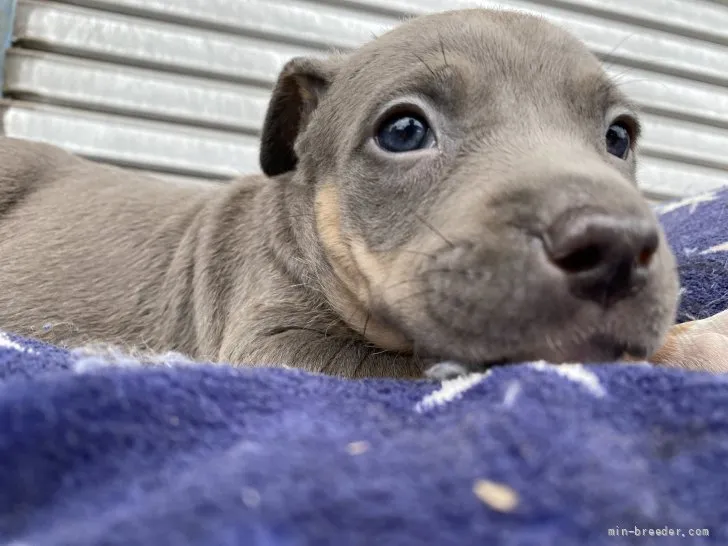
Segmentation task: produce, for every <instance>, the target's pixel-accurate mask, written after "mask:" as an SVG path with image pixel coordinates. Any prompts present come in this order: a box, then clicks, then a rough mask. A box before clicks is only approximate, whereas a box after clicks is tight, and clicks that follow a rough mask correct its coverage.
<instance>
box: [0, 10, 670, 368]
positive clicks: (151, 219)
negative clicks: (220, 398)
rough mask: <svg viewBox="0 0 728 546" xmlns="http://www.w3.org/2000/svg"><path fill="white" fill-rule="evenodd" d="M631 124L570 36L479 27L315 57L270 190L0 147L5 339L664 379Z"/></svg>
mask: <svg viewBox="0 0 728 546" xmlns="http://www.w3.org/2000/svg"><path fill="white" fill-rule="evenodd" d="M638 136H639V122H638V120H637V117H636V114H635V111H634V108H633V106H632V105H631V104H630V103H629V101H628V100H627V99H626V98H625V97H624V96H623V95H622V93H620V91H619V90H618V89H617V88H616V87H615V85H613V84H612V83H611V82H610V80H609V79H608V78H607V76H606V75H605V73H604V72H603V70H602V68H601V66H600V63H599V62H598V60H597V59H596V58H595V57H594V56H593V55H592V54H591V53H590V52H589V51H588V50H587V49H586V48H585V47H584V46H583V45H582V44H581V43H580V42H579V41H577V40H576V39H575V38H573V37H572V36H570V35H569V34H568V33H566V32H565V31H563V30H561V29H559V28H556V27H554V26H552V25H551V24H549V23H547V22H546V21H544V20H541V19H539V18H536V17H533V16H530V15H526V14H519V13H514V12H501V11H493V10H485V9H476V10H464V11H452V12H445V13H440V14H436V15H431V16H425V17H421V18H417V19H414V20H411V21H409V22H407V23H405V24H403V25H401V26H400V27H398V28H396V29H395V30H393V31H391V32H389V33H387V34H385V35H383V36H381V37H379V38H378V39H376V40H374V41H373V42H371V43H369V44H367V45H365V46H363V47H362V48H360V49H358V50H357V51H354V52H353V53H351V54H347V55H340V56H333V57H331V58H330V59H328V60H321V59H312V58H297V59H293V60H291V61H290V62H289V63H288V64H287V65H286V66H285V67H284V69H283V71H282V73H281V74H280V77H279V79H278V82H277V84H276V86H275V89H274V91H273V96H272V99H271V103H270V106H269V110H268V113H267V116H266V119H265V123H264V127H263V135H262V145H261V156H260V160H261V166H262V170H263V173H264V175H265V176H263V175H259V176H249V177H245V178H242V179H240V180H237V181H235V182H233V183H232V184H230V185H219V186H218V185H212V184H211V185H210V186H209V187H204V186H190V187H182V186H175V185H172V184H170V183H168V182H164V181H158V180H155V179H152V178H145V177H142V176H136V175H133V174H129V173H128V172H126V171H124V170H122V169H117V168H114V167H108V166H102V165H100V164H96V163H92V162H90V161H86V160H83V159H80V158H77V157H73V156H71V155H70V154H67V153H66V152H63V151H61V150H60V149H56V148H54V147H50V146H47V145H42V144H37V143H30V142H21V141H17V140H12V139H2V140H0V253H1V254H2V256H3V259H2V261H1V262H0V286H2V291H1V292H0V327H2V328H4V329H8V330H10V331H14V332H18V333H21V334H26V335H33V336H37V337H42V338H44V339H46V340H48V341H52V342H54V343H61V344H66V345H80V344H83V343H88V342H90V341H101V342H106V343H114V344H121V345H124V346H127V347H129V346H134V347H143V348H145V349H149V350H153V351H163V350H175V351H179V352H181V353H184V354H186V355H188V356H190V357H192V358H197V359H206V360H214V361H225V362H232V363H238V364H241V365H268V366H281V365H286V366H295V367H300V368H304V369H306V370H311V371H317V372H324V373H330V374H336V375H341V376H346V377H364V376H390V377H391V376H393V377H421V376H422V374H423V371H424V370H425V369H426V368H427V367H428V366H429V365H430V364H432V363H434V362H439V361H456V362H458V363H460V364H462V366H463V367H464V368H465V369H469V370H474V369H482V368H484V367H486V366H489V365H492V364H500V363H507V362H515V361H523V360H533V359H545V360H549V361H551V362H565V361H575V360H576V361H582V362H594V361H602V360H612V359H614V358H617V357H620V356H622V355H624V354H625V353H627V354H630V355H632V356H634V357H637V358H639V357H644V356H645V355H648V354H650V353H652V352H653V351H655V350H656V349H657V348H658V346H659V345H660V343H661V341H662V339H663V336H664V335H665V333H666V331H667V329H668V327H669V326H670V325H671V324H672V323H673V320H674V314H675V306H676V300H677V277H676V274H675V268H674V258H673V256H672V254H671V253H670V250H669V248H668V246H667V245H666V244H665V240H664V234H663V233H662V231H661V229H660V227H659V225H658V222H657V220H656V218H655V215H654V214H653V212H652V211H651V209H650V207H649V206H648V204H647V202H646V201H645V200H644V199H643V197H642V196H641V194H640V192H639V191H638V190H637V187H636V184H635V146H636V143H637V139H638Z"/></svg>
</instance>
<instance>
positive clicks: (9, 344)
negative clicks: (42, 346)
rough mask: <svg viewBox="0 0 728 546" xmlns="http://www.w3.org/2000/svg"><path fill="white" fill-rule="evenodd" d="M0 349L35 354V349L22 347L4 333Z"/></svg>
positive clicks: (1, 337)
mask: <svg viewBox="0 0 728 546" xmlns="http://www.w3.org/2000/svg"><path fill="white" fill-rule="evenodd" d="M0 347H4V348H5V349H14V350H16V351H20V352H21V353H32V352H33V349H31V348H30V347H23V346H22V345H20V344H18V343H15V342H14V341H13V340H12V339H10V338H9V337H8V335H7V334H5V333H4V332H0Z"/></svg>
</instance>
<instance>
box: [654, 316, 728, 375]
mask: <svg viewBox="0 0 728 546" xmlns="http://www.w3.org/2000/svg"><path fill="white" fill-rule="evenodd" d="M649 361H650V362H651V363H653V364H657V365H660V366H666V367H670V368H683V369H686V370H695V371H706V372H713V373H723V372H728V310H726V311H723V312H721V313H718V314H716V315H713V316H712V317H708V318H705V319H702V320H694V321H691V322H686V323H683V324H678V325H676V326H673V327H672V329H671V330H670V331H669V332H668V335H667V338H666V340H665V342H664V343H663V345H662V347H661V348H660V349H659V350H658V351H657V352H656V353H655V354H654V355H652V357H651V358H650V359H649Z"/></svg>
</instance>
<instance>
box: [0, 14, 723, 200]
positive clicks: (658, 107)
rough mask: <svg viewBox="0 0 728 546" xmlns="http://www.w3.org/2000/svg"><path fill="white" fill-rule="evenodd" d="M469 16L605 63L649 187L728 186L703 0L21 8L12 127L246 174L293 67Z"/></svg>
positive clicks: (126, 155) (91, 147) (10, 73)
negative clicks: (409, 19)
mask: <svg viewBox="0 0 728 546" xmlns="http://www.w3.org/2000/svg"><path fill="white" fill-rule="evenodd" d="M472 5H480V6H491V7H492V6H497V7H506V8H513V9H519V10H526V11H531V12H537V13H540V14H542V15H544V16H545V17H547V18H548V19H550V20H552V21H553V22H555V23H557V24H561V25H563V26H564V27H565V28H567V29H568V30H570V31H571V32H572V33H574V34H575V35H576V36H577V37H579V38H581V39H582V40H583V41H584V42H585V43H586V44H587V45H588V46H589V47H590V48H591V49H592V51H594V52H595V53H596V54H597V55H598V56H600V57H601V58H602V59H604V60H605V61H606V63H605V64H606V66H607V68H608V71H609V72H610V73H611V74H612V76H613V77H614V79H615V80H616V81H617V82H618V83H619V84H620V86H621V87H622V88H623V89H624V90H625V91H626V92H627V93H628V94H629V95H630V96H631V97H633V98H634V100H635V101H636V102H637V104H638V105H639V106H640V107H641V109H642V110H643V112H644V121H645V139H644V141H643V146H642V151H643V157H644V160H643V162H642V164H641V166H640V179H641V184H642V187H643V188H644V190H645V191H646V192H649V193H650V194H651V195H655V196H659V195H662V196H670V195H685V194H690V193H694V192H696V191H702V190H705V189H710V188H714V187H715V186H718V185H724V184H727V183H728V153H726V152H725V150H728V4H726V3H725V2H722V3H719V2H715V1H710V0H640V2H634V1H633V0H612V1H610V2H604V1H603V0H541V1H537V0H511V1H505V2H490V1H479V2H478V1H466V0H453V1H449V2H445V1H444V0H341V1H336V0H329V1H315V0H279V1H273V0H72V1H57V2H51V1H41V0H19V3H18V7H17V17H16V23H15V40H16V41H15V46H14V47H13V49H11V50H10V52H9V54H8V58H7V65H6V82H5V92H6V95H7V96H8V97H9V98H11V99H13V100H11V101H10V102H6V103H5V104H3V105H2V112H3V116H4V127H5V131H6V133H8V134H13V135H15V136H20V137H25V138H41V139H44V140H47V141H51V142H55V143H57V144H60V145H63V146H66V147H67V148H69V149H72V150H74V151H77V152H78V153H83V154H84V155H87V156H89V157H94V158H96V159H99V160H103V161H111V162H115V163H121V164H125V165H133V166H136V167H138V168H143V169H152V170H155V171H160V172H173V173H184V174H186V175H195V176H209V177H215V178H220V177H227V176H232V175H234V174H236V173H240V172H251V171H255V170H257V169H258V167H257V135H258V134H259V131H260V125H261V122H262V119H263V115H264V112H265V108H266V103H267V100H268V97H269V93H270V87H271V85H272V84H273V82H274V81H275V78H276V77H277V74H278V71H279V70H280V68H281V67H282V66H283V64H284V63H285V62H286V61H287V60H288V59H289V58H291V57H293V56H296V55H322V54H325V52H326V50H327V49H330V48H339V49H348V48H352V47H356V46H357V45H359V44H360V43H362V42H364V41H366V40H369V39H370V38H371V37H372V35H373V34H380V33H382V32H384V31H386V30H387V29H388V28H391V26H392V25H394V24H396V23H397V22H398V21H399V20H400V19H401V18H402V17H404V16H409V15H413V14H420V13H426V12H430V11H434V10H441V9H452V8H458V7H466V6H472ZM15 101H19V102H15ZM39 103H42V105H40V104H39ZM79 131H87V132H86V133H82V132H79ZM134 135H138V138H135V137H134Z"/></svg>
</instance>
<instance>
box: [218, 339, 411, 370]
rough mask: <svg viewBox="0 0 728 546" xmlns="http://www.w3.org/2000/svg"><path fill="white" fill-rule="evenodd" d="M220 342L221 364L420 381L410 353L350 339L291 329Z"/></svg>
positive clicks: (219, 358)
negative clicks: (238, 363)
mask: <svg viewBox="0 0 728 546" xmlns="http://www.w3.org/2000/svg"><path fill="white" fill-rule="evenodd" d="M231 342H232V343H231V344H230V345H228V344H227V343H223V347H222V350H221V352H220V355H219V357H218V360H219V361H220V362H240V363H242V364H241V365H243V366H269V367H290V368H299V369H303V370H306V371H309V372H314V373H325V374H329V375H335V376H339V377H346V378H365V377H389V378H402V379H418V378H419V379H421V378H423V371H424V370H423V365H422V363H421V362H419V360H418V359H417V358H416V357H414V356H413V355H411V354H399V353H393V352H388V351H382V350H381V349H379V348H377V347H374V346H372V345H371V344H370V343H367V342H366V341H363V340H358V339H351V338H350V337H338V336H328V335H324V334H321V333H318V332H313V331H308V330H299V329H291V330H287V331H285V332H281V333H277V334H275V335H269V336H265V337H263V336H260V337H257V338H255V339H251V340H250V341H248V342H246V343H245V344H243V345H241V344H239V343H237V342H236V341H235V340H234V339H231Z"/></svg>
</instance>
